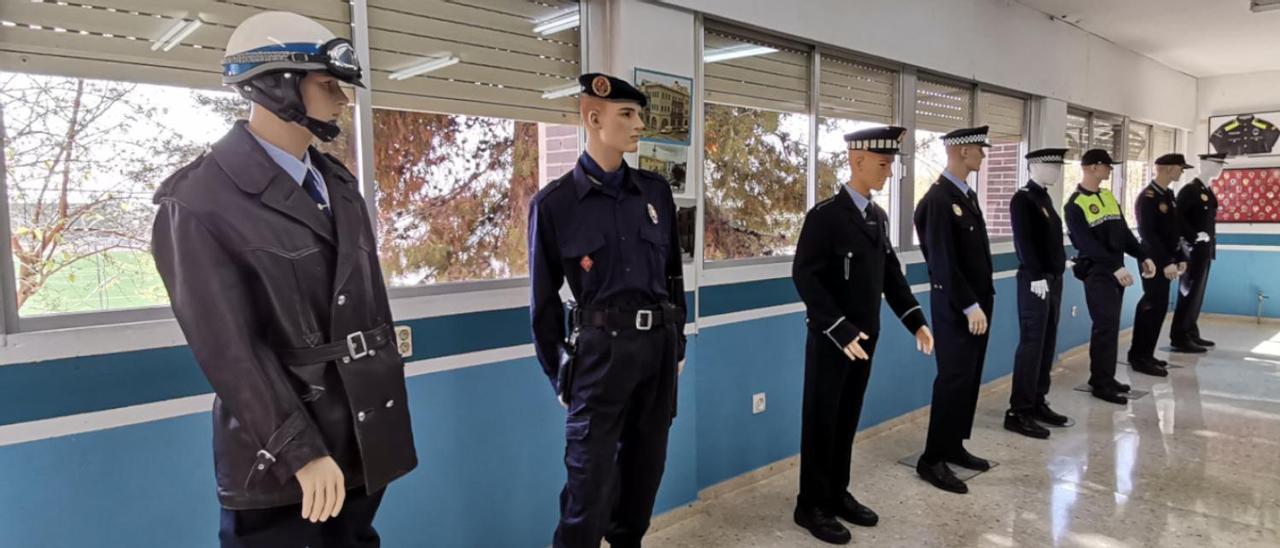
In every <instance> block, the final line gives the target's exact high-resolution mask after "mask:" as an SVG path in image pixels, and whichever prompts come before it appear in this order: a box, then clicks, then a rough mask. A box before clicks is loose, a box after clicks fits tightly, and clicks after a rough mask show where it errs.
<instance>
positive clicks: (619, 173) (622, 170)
mask: <svg viewBox="0 0 1280 548" xmlns="http://www.w3.org/2000/svg"><path fill="white" fill-rule="evenodd" d="M579 161H580V162H581V163H582V170H583V171H585V172H586V174H587V175H590V176H592V177H595V179H596V180H597V181H600V182H601V183H603V184H604V185H605V186H608V187H611V188H618V187H619V186H621V184H622V182H623V181H624V180H626V176H627V161H626V160H623V161H622V164H620V165H619V166H618V169H615V170H613V171H610V172H605V170H604V168H602V167H600V164H598V163H596V160H595V158H592V157H591V155H590V154H587V153H586V152H583V153H582V158H581V159H580V160H579Z"/></svg>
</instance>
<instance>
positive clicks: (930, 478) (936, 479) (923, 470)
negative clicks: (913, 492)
mask: <svg viewBox="0 0 1280 548" xmlns="http://www.w3.org/2000/svg"><path fill="white" fill-rule="evenodd" d="M916 474H919V475H920V477H921V478H922V479H924V480H925V481H927V482H929V483H931V484H933V486H934V487H937V488H938V489H942V490H943V491H950V492H952V493H956V494H959V495H963V494H965V493H968V492H969V486H968V485H965V484H964V482H963V481H960V478H957V477H956V475H955V473H954V472H952V471H951V469H950V468H948V467H947V463H945V462H941V461H939V462H935V463H933V464H928V463H925V462H924V461H923V460H921V461H920V462H917V463H916Z"/></svg>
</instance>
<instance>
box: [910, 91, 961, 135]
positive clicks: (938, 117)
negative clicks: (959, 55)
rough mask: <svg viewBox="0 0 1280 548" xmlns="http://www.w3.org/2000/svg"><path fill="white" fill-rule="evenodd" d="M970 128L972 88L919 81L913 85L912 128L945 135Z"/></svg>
mask: <svg viewBox="0 0 1280 548" xmlns="http://www.w3.org/2000/svg"><path fill="white" fill-rule="evenodd" d="M971 125H973V88H972V87H970V86H968V85H956V84H949V83H944V82H935V81H930V80H925V79H923V78H921V79H920V80H919V81H918V82H917V84H916V127H917V128H918V129H922V130H927V131H933V132H938V133H947V132H950V131H954V130H957V129H961V128H966V127H969V126H971Z"/></svg>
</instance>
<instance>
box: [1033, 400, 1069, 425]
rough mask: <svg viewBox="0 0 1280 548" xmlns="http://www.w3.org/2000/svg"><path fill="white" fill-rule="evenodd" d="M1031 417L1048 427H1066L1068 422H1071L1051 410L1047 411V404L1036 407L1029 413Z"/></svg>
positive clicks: (1064, 416)
mask: <svg viewBox="0 0 1280 548" xmlns="http://www.w3.org/2000/svg"><path fill="white" fill-rule="evenodd" d="M1031 416H1032V417H1033V418H1035V419H1036V420H1038V421H1040V422H1043V423H1045V424H1048V425H1050V426H1066V425H1067V423H1068V422H1071V419H1069V418H1067V416H1066V415H1059V414H1058V413H1055V412H1054V411H1053V410H1052V409H1049V402H1044V403H1041V404H1040V405H1037V406H1036V408H1035V409H1034V410H1033V411H1032V412H1031Z"/></svg>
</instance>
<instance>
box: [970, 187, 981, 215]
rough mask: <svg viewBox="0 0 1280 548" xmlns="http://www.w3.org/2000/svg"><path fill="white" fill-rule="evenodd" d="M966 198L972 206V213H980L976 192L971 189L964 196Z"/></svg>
mask: <svg viewBox="0 0 1280 548" xmlns="http://www.w3.org/2000/svg"><path fill="white" fill-rule="evenodd" d="M966 197H968V198H969V203H970V204H972V205H973V210H974V211H977V212H981V211H982V208H981V207H978V193H977V192H974V191H973V189H970V190H969V193H968V194H967V195H966Z"/></svg>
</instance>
